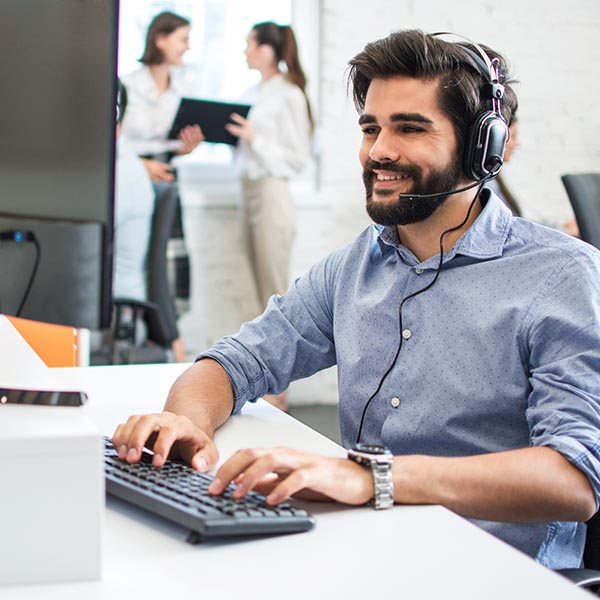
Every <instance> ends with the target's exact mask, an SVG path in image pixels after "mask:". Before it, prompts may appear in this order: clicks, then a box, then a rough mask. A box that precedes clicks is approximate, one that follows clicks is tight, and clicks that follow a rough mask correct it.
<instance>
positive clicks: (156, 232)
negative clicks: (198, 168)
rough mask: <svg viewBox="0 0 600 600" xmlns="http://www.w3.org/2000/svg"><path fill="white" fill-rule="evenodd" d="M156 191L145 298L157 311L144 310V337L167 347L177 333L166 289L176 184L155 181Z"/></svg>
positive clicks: (175, 337)
mask: <svg viewBox="0 0 600 600" xmlns="http://www.w3.org/2000/svg"><path fill="white" fill-rule="evenodd" d="M154 190H155V194H156V200H155V206H154V214H153V216H152V233H151V235H150V247H149V249H148V259H147V263H148V300H149V301H150V302H153V303H154V304H156V305H157V306H158V308H159V311H157V312H156V313H154V314H153V313H148V314H147V317H146V323H147V325H148V338H149V339H150V340H152V341H153V342H156V343H157V344H159V345H160V346H163V347H165V348H168V347H170V346H171V343H172V342H173V340H175V339H177V338H178V337H179V331H178V329H177V318H176V313H175V304H174V299H173V297H172V296H171V293H170V290H169V281H168V268H167V243H168V241H169V238H170V237H171V231H172V229H173V221H174V219H175V213H176V210H177V204H178V189H177V184H173V183H155V184H154Z"/></svg>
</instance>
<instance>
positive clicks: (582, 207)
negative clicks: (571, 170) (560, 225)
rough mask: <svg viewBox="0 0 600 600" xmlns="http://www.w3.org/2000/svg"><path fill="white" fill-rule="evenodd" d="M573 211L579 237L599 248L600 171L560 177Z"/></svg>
mask: <svg viewBox="0 0 600 600" xmlns="http://www.w3.org/2000/svg"><path fill="white" fill-rule="evenodd" d="M561 180H562V182H563V185H564V186H565V189H566V190H567V195H568V196H569V200H570V202H571V206H572V207H573V212H574V213H575V220H576V221H577V226H578V227H579V234H580V236H581V239H582V240H583V241H585V242H588V243H589V244H592V246H596V248H600V173H577V174H567V175H563V176H562V177H561Z"/></svg>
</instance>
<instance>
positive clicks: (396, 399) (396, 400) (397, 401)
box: [390, 398, 400, 408]
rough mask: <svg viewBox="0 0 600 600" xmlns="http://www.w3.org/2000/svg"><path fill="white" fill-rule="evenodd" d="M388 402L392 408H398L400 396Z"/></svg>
mask: <svg viewBox="0 0 600 600" xmlns="http://www.w3.org/2000/svg"><path fill="white" fill-rule="evenodd" d="M390 404H391V405H392V406H393V407H394V408H398V407H399V406H400V398H392V399H391V401H390Z"/></svg>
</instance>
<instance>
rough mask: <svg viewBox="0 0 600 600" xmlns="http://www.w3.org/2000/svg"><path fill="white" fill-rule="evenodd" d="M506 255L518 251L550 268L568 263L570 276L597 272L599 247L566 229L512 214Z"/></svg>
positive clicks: (561, 266)
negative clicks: (555, 227)
mask: <svg viewBox="0 0 600 600" xmlns="http://www.w3.org/2000/svg"><path fill="white" fill-rule="evenodd" d="M505 250H506V255H508V256H510V255H511V254H514V253H516V254H520V255H524V256H525V257H531V259H532V261H534V260H535V262H536V263H537V264H539V263H540V262H543V263H544V264H546V265H547V266H548V267H549V268H552V267H555V268H557V269H562V268H566V267H568V270H569V271H570V272H571V273H573V277H575V278H577V277H579V274H580V273H581V272H590V271H594V272H597V273H599V274H600V251H599V250H598V249H597V248H595V247H594V246H592V245H590V244H587V243H586V242H583V241H581V240H580V239H578V238H575V237H573V236H571V235H569V234H567V233H564V232H562V231H558V230H556V229H552V228H550V227H546V226H545V225H541V224H539V223H535V222H532V221H528V220H526V219H522V218H520V217H514V218H513V222H512V226H511V229H510V233H509V235H508V238H507V240H506V246H505Z"/></svg>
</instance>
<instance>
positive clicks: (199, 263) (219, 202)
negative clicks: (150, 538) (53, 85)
mask: <svg viewBox="0 0 600 600" xmlns="http://www.w3.org/2000/svg"><path fill="white" fill-rule="evenodd" d="M164 9H170V10H174V11H175V12H179V13H181V14H183V15H185V16H189V17H191V19H192V38H191V44H192V48H191V50H190V52H189V53H188V55H186V58H185V61H186V64H187V65H188V67H187V68H188V69H189V71H190V73H191V74H192V75H193V76H195V77H197V79H198V82H199V85H198V95H199V96H202V95H209V94H210V95H213V96H215V97H220V98H222V99H234V98H235V95H236V93H241V92H242V91H243V89H244V87H245V86H247V85H249V84H251V83H252V82H254V81H256V74H253V73H249V72H248V71H247V69H246V64H245V60H244V56H243V50H244V46H245V35H246V34H247V31H248V30H249V28H250V26H251V25H252V23H254V22H256V21H260V20H266V19H273V20H276V21H280V22H285V21H286V19H289V20H290V22H291V23H292V25H293V27H294V29H295V31H296V34H297V37H298V42H299V47H300V53H301V58H302V62H303V65H304V67H305V69H306V72H307V76H308V79H309V95H310V99H311V102H312V106H313V110H314V112H315V115H316V118H317V125H318V127H317V132H316V137H315V143H314V155H315V156H314V164H313V165H312V167H311V168H310V169H308V170H307V172H306V173H305V174H303V176H301V177H299V178H298V179H297V180H296V181H294V184H293V189H294V194H295V198H296V203H297V207H298V232H297V238H296V245H295V251H294V255H293V264H292V275H293V276H294V277H297V276H300V275H301V274H302V273H304V272H305V271H306V270H307V269H308V267H309V266H310V265H311V264H312V263H314V262H315V261H317V260H318V259H319V258H320V257H322V256H324V255H325V254H326V253H327V252H329V251H330V250H332V249H333V248H336V247H339V246H340V245H342V244H344V243H346V242H348V241H350V240H351V239H352V238H353V237H354V236H355V235H356V234H357V233H358V232H359V231H360V230H362V229H363V228H364V227H366V226H368V224H369V220H368V218H367V216H366V213H365V211H364V191H363V186H362V181H361V169H360V165H359V162H358V158H357V154H358V147H359V141H360V132H359V128H358V125H357V115H356V112H355V109H354V107H353V104H352V101H351V99H350V98H349V97H348V95H347V92H346V81H345V71H346V66H347V62H348V60H349V59H350V58H351V57H352V56H354V55H355V54H356V53H357V52H359V51H360V50H361V49H362V48H363V46H364V45H365V44H366V43H367V42H369V41H372V40H374V39H377V38H380V37H384V36H386V35H387V34H388V33H390V32H391V31H393V30H395V29H402V28H420V29H423V30H425V31H429V32H433V31H450V32H455V33H458V34H461V35H463V36H466V37H468V38H471V39H473V40H474V41H477V42H482V43H485V44H488V45H490V46H491V47H493V48H495V49H497V50H499V51H501V52H502V53H504V54H505V55H506V56H507V57H508V58H509V62H510V64H511V65H512V69H513V72H514V74H515V75H516V77H517V79H518V80H519V84H518V85H517V86H516V89H517V93H518V95H519V101H520V108H519V140H520V146H519V148H518V149H517V151H516V154H515V156H514V158H513V159H512V160H511V162H510V164H507V165H505V171H504V175H505V178H506V181H507V183H508V184H509V186H510V187H511V189H512V190H513V191H514V193H515V195H516V196H517V198H518V200H519V201H520V204H521V206H522V210H523V213H524V216H525V217H527V218H531V219H534V220H536V221H539V222H542V223H545V224H547V225H548V226H552V227H561V225H562V224H563V223H565V222H566V221H568V220H570V219H572V218H573V214H572V211H571V208H570V205H569V202H568V199H567V196H566V193H565V191H564V189H563V186H562V183H561V181H560V176H561V175H562V174H564V173H572V172H585V171H597V170H598V168H599V164H600V137H599V136H598V132H600V112H599V111H598V110H597V107H596V104H597V97H598V94H599V93H600V84H599V83H598V79H597V77H596V72H597V69H598V64H600V45H599V44H598V33H599V32H600V3H598V2H597V0H572V1H571V2H569V3H568V4H565V5H556V6H555V5H552V6H550V5H549V4H548V3H547V2H545V1H544V0H530V1H529V2H522V1H521V0H506V1H505V2H502V3H498V2H494V1H493V0H456V1H455V2H453V3H451V4H449V3H447V2H445V1H444V0H420V1H416V0H396V1H394V2H391V1H390V0H371V1H370V2H368V3H359V2H352V3H349V2H347V1H344V0H296V1H291V2H283V1H273V2H266V1H262V2H253V3H246V2H243V1H242V0H240V1H229V2H228V1H226V0H222V1H214V0H213V1H208V0H207V1H204V2H202V1H201V0H193V1H192V0H187V1H174V2H166V1H156V0H145V1H141V0H122V6H121V11H122V13H121V15H122V18H121V40H120V46H121V54H120V62H119V70H120V72H121V73H124V72H126V71H127V70H131V69H132V68H135V67H136V63H135V58H136V57H137V56H139V51H140V48H141V46H142V43H143V40H141V39H140V38H139V35H143V32H144V31H145V27H146V25H147V22H148V20H149V18H150V17H151V16H152V15H154V14H156V13H157V12H160V10H164ZM218 27H223V28H224V29H223V31H227V32H228V33H227V35H226V38H225V40H224V39H223V38H222V36H221V37H219V36H217V35H213V36H212V37H211V36H210V32H211V31H212V32H213V33H214V31H217V30H218ZM194 30H195V32H194ZM136 31H137V32H138V33H136ZM124 37H127V38H128V40H127V42H125V41H124ZM136 53H138V54H136ZM224 61H227V65H229V66H228V67H227V69H225V68H224V67H223V66H222V65H223V62H224ZM231 65H233V66H231ZM194 69H195V70H194ZM224 73H228V75H229V78H227V77H225V76H224ZM217 80H218V81H217ZM236 86H237V88H236ZM228 152H229V151H228V150H227V149H224V148H214V147H213V148H210V147H207V146H206V145H205V146H204V147H201V148H199V149H198V150H197V151H195V152H194V153H192V155H190V156H187V157H182V158H179V159H177V160H178V161H179V163H178V170H179V181H180V186H181V196H182V202H183V210H184V227H185V236H186V245H187V249H188V252H189V255H190V259H191V275H192V297H191V306H190V310H189V311H188V312H187V313H185V314H184V315H182V316H181V319H180V329H181V332H182V335H183V338H184V341H185V346H186V351H187V354H188V356H189V357H190V358H191V357H193V356H194V355H195V354H196V353H197V352H199V351H201V350H202V349H204V348H206V347H208V346H209V345H211V344H212V342H214V341H215V340H216V339H218V338H219V337H221V336H222V335H225V334H228V333H233V332H235V331H236V330H237V329H238V327H239V326H240V324H241V323H242V322H244V321H245V320H248V319H251V318H253V317H254V316H256V315H257V314H258V313H259V311H260V306H259V305H258V301H257V299H256V298H255V295H254V291H253V290H252V287H251V284H250V281H251V280H250V275H249V272H248V266H247V264H246V260H245V256H244V253H243V250H242V240H241V236H240V231H239V227H238V216H239V193H240V191H239V187H238V181H237V176H236V175H235V173H234V172H233V171H232V169H231V163H230V156H229V154H228ZM336 401H337V387H336V377H335V369H330V370H329V371H327V372H324V373H321V374H318V375H316V376H314V377H312V378H310V379H309V380H306V381H303V382H297V383H295V384H294V385H293V386H292V388H291V390H290V402H291V404H292V405H294V404H297V405H302V404H315V403H317V404H319V403H322V404H333V403H335V402H336Z"/></svg>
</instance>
